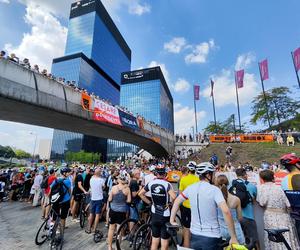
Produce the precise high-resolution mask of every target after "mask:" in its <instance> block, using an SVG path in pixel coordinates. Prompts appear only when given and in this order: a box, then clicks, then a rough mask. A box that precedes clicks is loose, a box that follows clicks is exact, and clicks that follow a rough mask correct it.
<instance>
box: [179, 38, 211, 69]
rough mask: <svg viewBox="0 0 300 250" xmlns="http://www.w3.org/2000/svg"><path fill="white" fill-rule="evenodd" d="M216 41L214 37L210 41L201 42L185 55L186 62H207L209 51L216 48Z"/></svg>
mask: <svg viewBox="0 0 300 250" xmlns="http://www.w3.org/2000/svg"><path fill="white" fill-rule="evenodd" d="M215 47H216V46H215V42H214V40H213V39H211V40H209V41H208V42H203V43H200V44H198V45H196V46H193V47H192V49H193V50H192V52H191V53H190V54H188V55H186V56H185V62H186V63H188V64H189V63H206V61H207V57H208V55H209V52H210V51H211V50H212V49H214V48H215Z"/></svg>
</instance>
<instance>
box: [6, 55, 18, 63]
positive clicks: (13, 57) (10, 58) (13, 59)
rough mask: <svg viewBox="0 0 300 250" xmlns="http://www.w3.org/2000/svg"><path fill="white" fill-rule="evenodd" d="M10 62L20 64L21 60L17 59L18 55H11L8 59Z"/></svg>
mask: <svg viewBox="0 0 300 250" xmlns="http://www.w3.org/2000/svg"><path fill="white" fill-rule="evenodd" d="M8 60H10V61H12V62H15V63H19V58H18V57H16V55H15V54H14V53H11V54H10V56H9V57H8Z"/></svg>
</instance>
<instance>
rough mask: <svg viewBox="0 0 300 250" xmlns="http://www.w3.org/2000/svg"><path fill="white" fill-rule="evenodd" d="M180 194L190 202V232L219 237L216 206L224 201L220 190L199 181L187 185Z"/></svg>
mask: <svg viewBox="0 0 300 250" xmlns="http://www.w3.org/2000/svg"><path fill="white" fill-rule="evenodd" d="M181 195H182V197H183V198H185V199H189V200H190V203H191V213H192V223H191V233H192V234H194V235H201V236H205V237H214V238H220V237H221V231H220V225H219V222H218V212H217V206H218V205H219V204H220V203H222V202H225V199H224V197H223V194H222V192H221V190H220V189H219V188H217V187H216V186H214V185H211V184H209V183H208V182H205V181H200V182H197V183H194V184H193V185H190V186H188V187H187V188H186V189H185V190H184V191H183V192H182V193H181Z"/></svg>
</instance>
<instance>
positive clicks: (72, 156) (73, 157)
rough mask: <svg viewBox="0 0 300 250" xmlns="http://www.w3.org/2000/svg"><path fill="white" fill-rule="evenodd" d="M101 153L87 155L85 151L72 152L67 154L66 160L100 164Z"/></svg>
mask: <svg viewBox="0 0 300 250" xmlns="http://www.w3.org/2000/svg"><path fill="white" fill-rule="evenodd" d="M100 156H101V154H100V153H87V152H84V151H83V150H81V151H79V152H70V151H68V152H67V153H66V157H65V160H66V161H68V162H70V161H79V162H81V163H99V162H100Z"/></svg>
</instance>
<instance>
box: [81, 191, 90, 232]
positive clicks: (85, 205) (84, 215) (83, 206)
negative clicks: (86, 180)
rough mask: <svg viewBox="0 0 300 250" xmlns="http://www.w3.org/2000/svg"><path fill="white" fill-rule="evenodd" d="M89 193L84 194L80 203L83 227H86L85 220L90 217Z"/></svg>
mask: <svg viewBox="0 0 300 250" xmlns="http://www.w3.org/2000/svg"><path fill="white" fill-rule="evenodd" d="M87 199H88V195H85V194H82V199H81V200H80V204H79V225H80V227H81V228H84V226H85V222H86V221H87V218H88V217H89V212H88V211H89V206H90V204H89V203H87V202H86V201H87Z"/></svg>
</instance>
